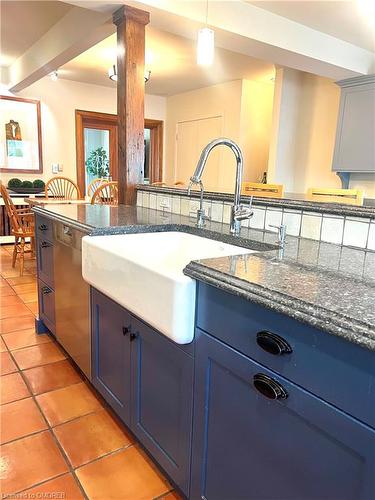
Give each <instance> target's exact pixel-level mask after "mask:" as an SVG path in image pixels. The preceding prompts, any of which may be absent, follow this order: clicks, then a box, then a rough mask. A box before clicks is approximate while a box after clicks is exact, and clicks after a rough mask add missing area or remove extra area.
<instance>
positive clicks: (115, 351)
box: [91, 290, 130, 425]
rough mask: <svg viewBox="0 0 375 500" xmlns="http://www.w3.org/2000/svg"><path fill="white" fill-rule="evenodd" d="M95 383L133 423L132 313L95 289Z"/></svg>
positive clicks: (122, 415) (116, 408)
mask: <svg viewBox="0 0 375 500" xmlns="http://www.w3.org/2000/svg"><path fill="white" fill-rule="evenodd" d="M91 326H92V382H93V384H94V386H95V387H96V389H97V390H98V391H99V392H100V394H101V395H102V396H103V397H104V399H105V400H106V401H107V402H108V403H109V404H110V406H111V407H112V408H113V409H114V410H115V412H116V413H117V415H118V416H119V417H120V418H121V419H122V420H123V421H124V422H125V423H126V424H128V425H129V424H130V314H129V313H128V312H127V311H126V310H125V309H124V308H122V307H121V306H119V305H118V304H117V303H116V302H114V301H113V300H111V299H109V298H108V297H106V296H105V295H103V294H102V293H100V292H98V291H97V290H92V300H91Z"/></svg>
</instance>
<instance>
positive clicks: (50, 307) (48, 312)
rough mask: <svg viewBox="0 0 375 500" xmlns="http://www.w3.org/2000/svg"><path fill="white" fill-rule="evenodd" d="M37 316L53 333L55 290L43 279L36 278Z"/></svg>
mask: <svg viewBox="0 0 375 500" xmlns="http://www.w3.org/2000/svg"><path fill="white" fill-rule="evenodd" d="M38 303H39V318H40V319H41V320H43V322H44V323H45V325H46V326H47V328H48V329H49V330H50V331H51V332H52V333H55V292H54V290H53V289H52V288H51V287H49V286H48V285H46V284H45V283H44V282H43V281H41V280H38Z"/></svg>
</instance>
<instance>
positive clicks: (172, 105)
mask: <svg viewBox="0 0 375 500" xmlns="http://www.w3.org/2000/svg"><path fill="white" fill-rule="evenodd" d="M272 99H273V85H272V84H269V83H259V82H252V81H248V80H234V81H231V82H226V83H221V84H217V85H212V86H210V87H204V88H201V89H197V90H194V91H190V92H184V93H182V94H177V95H174V96H170V97H168V98H167V130H166V168H165V174H164V180H165V182H167V183H168V184H171V183H173V182H174V181H175V180H184V181H186V180H187V179H189V177H190V176H191V175H192V173H193V171H194V169H195V166H196V164H197V161H198V159H199V154H200V150H201V148H202V147H203V146H205V145H206V143H207V141H206V142H204V144H202V145H201V148H200V149H199V151H198V150H197V149H196V148H191V150H190V151H189V153H188V154H189V159H188V161H186V159H185V162H184V164H185V165H186V169H187V171H186V173H185V176H184V178H183V179H181V178H179V179H176V178H175V170H176V168H175V166H176V159H177V155H176V151H177V140H176V131H177V128H178V124H179V123H182V122H188V121H194V120H202V121H203V120H204V119H208V118H213V117H221V123H222V130H221V135H222V136H225V137H228V138H230V139H232V140H234V141H235V142H237V143H238V144H239V145H240V146H241V148H242V149H243V153H244V180H249V181H256V180H258V178H259V176H260V175H261V172H263V171H264V170H266V169H267V159H268V147H269V137H270V132H271V117H272ZM218 163H219V164H220V170H221V171H220V174H219V176H218V178H219V179H218V183H217V185H215V186H211V185H210V186H209V185H207V186H205V187H206V188H207V189H211V190H215V191H229V192H233V186H234V181H235V161H234V157H233V153H232V152H231V151H230V150H229V149H223V150H222V152H221V153H220V159H219V160H218ZM179 170H180V169H179Z"/></svg>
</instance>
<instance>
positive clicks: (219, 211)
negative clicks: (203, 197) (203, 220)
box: [211, 201, 224, 222]
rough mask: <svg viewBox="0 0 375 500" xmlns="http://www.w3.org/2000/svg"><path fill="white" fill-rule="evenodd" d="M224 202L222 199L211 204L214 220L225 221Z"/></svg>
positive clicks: (212, 218)
mask: <svg viewBox="0 0 375 500" xmlns="http://www.w3.org/2000/svg"><path fill="white" fill-rule="evenodd" d="M223 210H224V203H223V202H222V201H213V202H212V204H211V220H212V221H214V222H223Z"/></svg>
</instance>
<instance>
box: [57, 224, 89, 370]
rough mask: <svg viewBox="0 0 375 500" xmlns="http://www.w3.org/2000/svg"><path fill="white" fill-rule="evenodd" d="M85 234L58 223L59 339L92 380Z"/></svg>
mask: <svg viewBox="0 0 375 500" xmlns="http://www.w3.org/2000/svg"><path fill="white" fill-rule="evenodd" d="M83 236H85V233H84V232H83V231H79V230H77V229H75V228H73V227H70V226H67V225H65V224H63V223H60V222H54V241H55V248H54V273H55V274H54V277H55V315H56V338H57V340H58V342H59V343H60V344H61V345H62V346H63V347H64V349H65V350H66V352H67V353H68V354H69V355H70V356H71V357H72V358H73V360H74V361H75V362H76V363H77V365H78V366H79V367H80V369H81V370H82V371H83V373H84V374H85V375H86V376H87V377H88V378H89V379H90V380H91V331H90V301H89V297H90V289H89V285H88V284H87V283H86V282H85V281H84V279H83V278H82V247H81V245H82V237H83Z"/></svg>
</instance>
